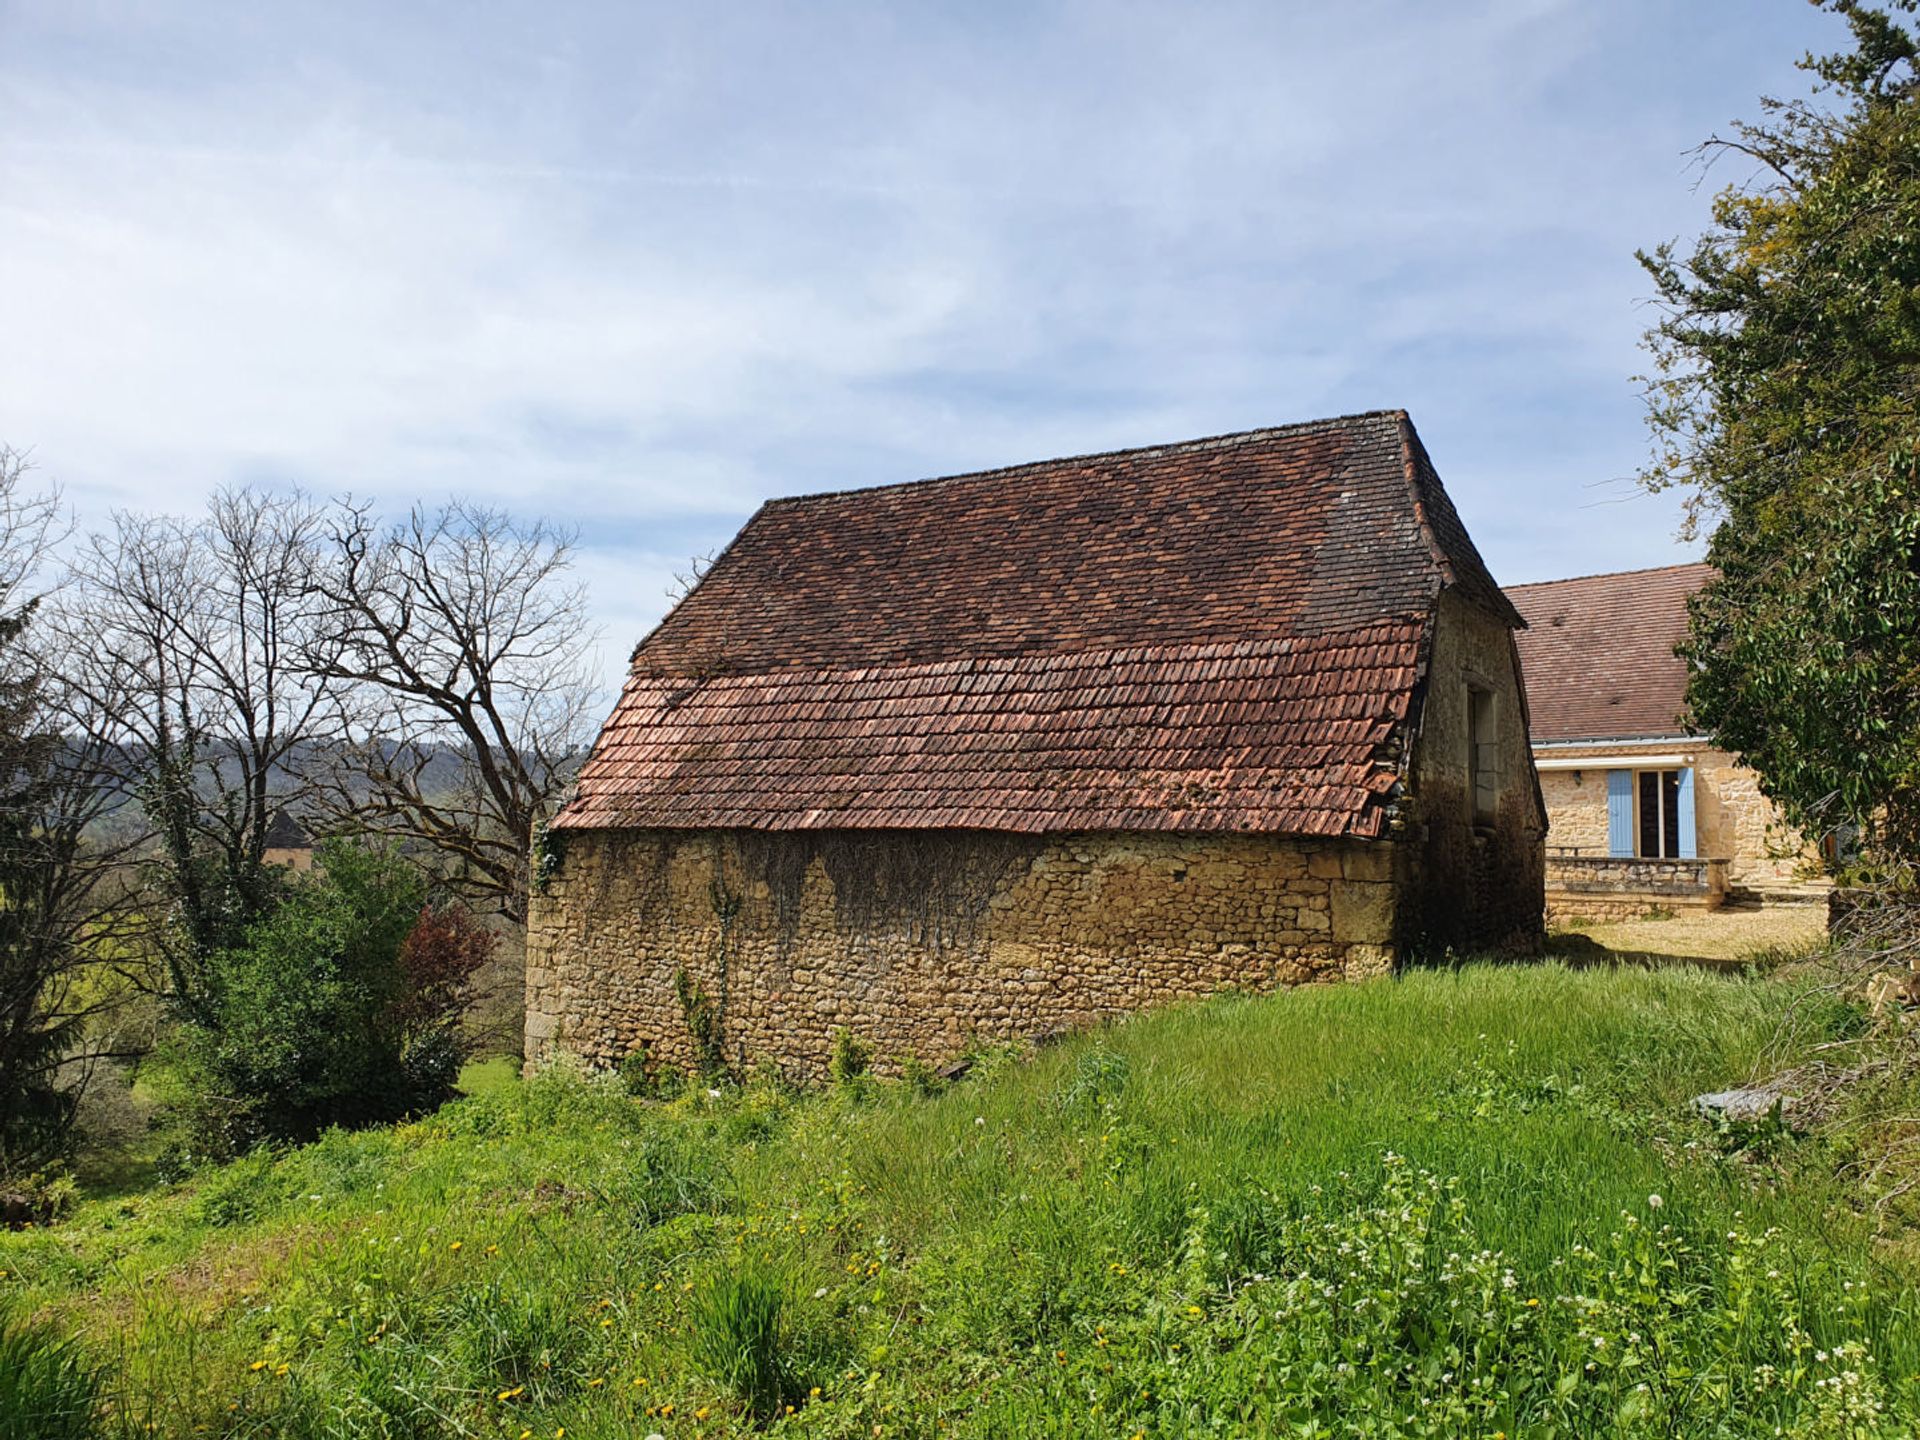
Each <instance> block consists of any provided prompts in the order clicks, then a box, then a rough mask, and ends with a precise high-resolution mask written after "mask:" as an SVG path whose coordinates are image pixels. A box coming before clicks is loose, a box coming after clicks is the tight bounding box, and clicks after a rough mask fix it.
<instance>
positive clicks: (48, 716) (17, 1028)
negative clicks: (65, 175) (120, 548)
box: [0, 447, 128, 1175]
mask: <svg viewBox="0 0 1920 1440" xmlns="http://www.w3.org/2000/svg"><path fill="white" fill-rule="evenodd" d="M26 469H27V467H26V463H25V458H24V457H23V456H22V455H21V454H20V453H19V452H17V451H13V450H9V449H6V448H5V447H0V895H4V896H5V904H4V905H0V1175H4V1174H6V1173H8V1172H10V1171H15V1172H17V1171H19V1170H22V1169H31V1168H32V1167H33V1166H34V1165H35V1164H37V1163H39V1162H41V1161H43V1160H45V1159H47V1158H49V1157H50V1156H51V1155H53V1154H54V1153H56V1152H57V1151H58V1150H59V1148H60V1147H61V1145H62V1143H63V1142H64V1140H65V1136H66V1131H67V1128H68V1125H69V1124H70V1122H71V1120H72V1117H73V1113H74V1109H75V1107H76V1106H77V1104H78V1103H79V1099H80V1093H81V1091H82V1090H83V1089H84V1088H85V1082H86V1080H87V1078H88V1077H89V1076H90V1075H91V1073H92V1068H93V1066H94V1064H95V1063H96V1062H98V1061H99V1060H100V1059H102V1058H106V1057H107V1056H109V1055H110V1054H111V1053H112V1052H113V1051H114V1049H115V1048H116V1047H115V1045H114V1042H113V1040H112V1036H111V1032H110V1030H109V1029H107V1028H106V1027H103V1026H102V1025H101V1023H100V1022H101V1020H102V1018H103V1016H104V1015H105V1014H106V1012H107V1011H108V1010H110V1009H111V1008H113V1007H114V1006H115V1005H116V1004H117V1003H118V1000H119V994H118V992H116V990H115V989H114V987H112V986H110V985H105V984H101V983H97V982H96V983H83V978H84V977H86V976H87V974H88V972H89V970H91V969H94V968H97V967H101V966H104V965H106V964H108V963H110V961H111V960H112V958H113V957H115V956H116V955H117V954H118V953H119V951H118V947H117V946H116V945H115V943H114V942H115V939H116V933H117V932H116V925H115V922H116V921H117V920H118V919H120V918H121V917H122V916H123V915H124V913H125V907H124V906H123V904H122V903H121V902H122V901H123V900H124V898H125V895H126V893H127V892H126V887H125V885H124V884H123V883H121V875H122V871H123V867H124V863H125V861H126V859H127V856H128V850H127V847H126V843H125V841H124V838H116V836H115V834H114V833H113V832H112V830H111V827H109V826H106V825H104V824H103V820H104V819H105V817H107V816H108V815H109V813H110V811H111V810H112V808H113V806H114V796H113V792H112V789H111V787H110V786H105V785H102V784H101V783H100V778H101V767H100V764H99V759H100V756H99V752H98V749H97V748H96V747H95V746H94V745H93V744H91V743H90V742H89V740H88V738H87V737H85V736H75V735H72V734H69V733H66V727H65V725H64V724H63V720H64V717H65V715H66V713H67V711H66V708H65V705H64V700H65V698H66V697H65V696H64V692H63V690H62V688H61V678H60V674H59V671H58V668H57V667H56V666H55V665H53V664H52V663H51V662H52V661H54V660H56V659H57V652H56V651H55V650H53V649H52V647H49V646H48V645H47V643H46V640H45V636H44V634H43V633H42V628H43V627H41V626H40V625H39V624H38V617H39V613H40V611H41V609H42V602H43V598H44V597H42V596H41V595H38V594H34V593H31V592H32V590H33V585H34V582H35V580H36V579H37V574H38V571H39V570H40V568H41V566H42V564H43V562H44V560H45V558H46V555H47V552H48V550H49V549H50V548H51V546H52V545H53V544H54V543H55V542H56V541H57V540H58V539H60V538H62V536H63V533H64V532H63V526H62V521H61V512H60V506H59V498H58V496H57V494H55V493H54V492H52V491H48V492H45V493H42V494H38V495H33V494H28V493H26V492H25V491H24V489H23V488H22V482H23V480H24V477H25V474H26Z"/></svg>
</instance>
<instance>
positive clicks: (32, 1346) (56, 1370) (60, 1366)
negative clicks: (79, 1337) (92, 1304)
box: [0, 1310, 100, 1440]
mask: <svg viewBox="0 0 1920 1440" xmlns="http://www.w3.org/2000/svg"><path fill="white" fill-rule="evenodd" d="M99 1396H100V1376H99V1372H98V1371H97V1370H96V1369H95V1368H94V1367H93V1366H92V1365H90V1364H88V1363H87V1360H86V1357H85V1356H84V1355H83V1354H81V1352H80V1350H79V1348H78V1346H77V1345H76V1344H75V1342H74V1341H73V1340H71V1339H66V1338H62V1337H61V1336H59V1335H57V1334H56V1333H55V1332H54V1331H53V1330H52V1329H50V1328H49V1327H47V1326H45V1325H35V1324H32V1323H29V1322H28V1321H26V1320H23V1319H21V1318H19V1317H17V1316H15V1315H13V1314H10V1313H9V1312H7V1311H5V1310H0V1440H84V1437H87V1436H91V1435H93V1434H95V1433H96V1431H97V1428H98V1427H97V1423H96V1407H97V1406H98V1403H99Z"/></svg>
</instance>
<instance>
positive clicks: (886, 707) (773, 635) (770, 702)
mask: <svg viewBox="0 0 1920 1440" xmlns="http://www.w3.org/2000/svg"><path fill="white" fill-rule="evenodd" d="M1447 586H1452V587H1454V588H1456V589H1458V590H1460V591H1461V592H1463V593H1465V594H1466V595H1468V596H1469V597H1470V598H1472V599H1474V600H1476V601H1478V602H1479V603H1480V604H1482V605H1484V606H1486V607H1487V608H1489V609H1490V610H1492V611H1493V612H1494V613H1496V614H1498V615H1500V616H1501V617H1502V618H1503V619H1506V620H1508V622H1509V623H1513V624H1518V623H1519V617H1518V615H1517V614H1515V613H1514V612H1513V611H1512V609H1511V607H1510V606H1509V605H1508V604H1507V602H1506V600H1505V598H1504V597H1503V596H1502V595H1501V593H1500V591H1499V588H1498V587H1497V586H1496V585H1495V584H1494V582H1493V580H1492V578H1491V577H1490V576H1489V575H1488V574H1487V571H1486V567H1485V565H1483V564H1482V563H1481V560H1480V557H1479V555H1478V554H1477V553H1476V552H1475V551H1474V548H1473V545H1472V542H1471V541H1470V540H1469V539H1468V538H1467V535H1466V531H1465V528H1464V527H1463V526H1462V525H1461V524H1460V521H1459V517H1458V515H1457V514H1456V513H1455V511H1454V509H1453V505H1452V502H1451V501H1449V500H1448V498H1447V495H1446V492H1445V490H1444V489H1443V488H1442V487H1441V485H1440V482H1439V478H1438V476H1437V475H1435V474H1434V472H1433V467H1432V465H1431V463H1430V462H1429V461H1428V459H1427V457H1426V453H1425V451H1424V449H1423V448H1422V447H1421V445H1420V442H1419V439H1418V437H1417V436H1416V435H1415V434H1414V431H1413V427H1412V425H1411V423H1410V422H1409V421H1408V420H1407V417H1406V416H1405V414H1404V413H1402V412H1399V411H1386V412H1378V413H1374V414H1369V415H1359V416H1351V417H1347V418H1343V419H1338V420H1328V421H1317V422H1313V423H1310V424H1304V425H1294V426H1287V427H1284V428H1280V429H1273V430H1260V431H1253V432H1249V433H1247V434H1242V435H1229V436H1222V437H1218V438H1215V439H1209V440H1198V441H1192V442H1189V443H1187V444H1181V445H1168V446H1159V447H1155V448H1152V449H1146V450H1130V451H1122V452H1118V453H1114V454H1107V455H1090V456H1081V457H1078V458H1074V459H1067V460H1053V461H1047V462H1044V463H1041V464H1037V465H1024V466H1019V467H1015V468H1011V469H1006V470H995V471H988V472H984V473H981V474H975V475H960V476H953V477H950V478H946V479H940V480H927V481H918V482H913V483H910V484H905V485H893V486H885V487H881V488H877V489H870V490H856V491H845V492H839V493H834V494H826V495H814V496H807V497H803V498H799V499H793V500H776V501H773V502H770V503H769V504H767V505H765V506H763V507H762V508H761V509H760V511H759V512H758V513H757V514H756V515H755V516H754V517H753V519H752V520H751V521H749V522H748V524H747V526H746V528H745V529H743V530H742V531H741V532H740V534H739V535H738V536H737V537H736V538H735V540H734V541H733V543H732V544H731V545H730V546H729V547H728V548H727V549H726V551H725V552H723V554H722V555H721V557H720V558H719V559H718V560H717V561H716V562H715V563H714V565H713V567H712V569H711V570H710V571H709V572H708V573H707V575H706V576H705V577H704V578H703V579H702V580H701V581H700V583H699V584H698V585H697V586H696V587H695V588H694V590H693V591H692V593H691V594H689V595H688V596H687V597H686V598H685V599H684V600H683V601H681V603H680V604H679V605H678V606H676V607H675V609H674V611H673V613H672V614H670V615H669V616H668V617H667V619H666V620H665V621H663V622H662V623H661V625H660V626H659V628H658V629H656V630H655V631H654V633H653V634H652V635H650V636H649V637H648V638H647V639H646V640H645V641H644V642H643V643H642V644H641V645H640V647H639V648H638V649H637V650H636V651H635V652H634V656H633V664H632V668H631V670H630V673H629V676H628V679H627V684H626V687H625V689H624V691H623V693H622V695H621V698H620V701H619V704H618V705H617V707H616V708H615V711H614V713H613V716H612V718H611V719H610V720H609V721H608V722H607V725H606V727H605V729H604V730H603V731H602V733H601V736H600V739H599V741H598V742H597V743H596V745H595V746H594V749H593V752H592V754H591V755H590V756H589V758H588V760H587V762H586V764H585V765H584V766H583V767H582V770H581V774H580V782H579V785H578V787H577V792H576V795H575V797H574V798H573V799H572V800H571V801H570V802H569V803H568V804H567V805H566V806H565V807H564V808H563V810H562V811H561V813H560V815H559V816H558V817H557V818H556V820H555V822H554V823H555V824H556V826H559V827H561V828H618V827H636V828H638V827H684V828H708V827H746V828H757V829H775V830H780V829H815V828H842V827H844V828H981V829H998V830H1013V831H1026V832H1040V831H1059V830H1104V829H1114V830H1252V831H1267V832H1276V833H1291V834H1309V835H1354V836H1372V835H1376V834H1378V833H1379V832H1380V829H1381V827H1382V825H1383V823H1384V812H1385V806H1386V804H1387V801H1388V797H1389V794H1390V792H1391V791H1392V789H1393V787H1394V784H1395V781H1396V780H1397V778H1398V776H1399V765H1400V757H1401V754H1402V752H1403V749H1404V746H1403V743H1402V742H1403V739H1404V736H1403V733H1402V727H1403V725H1404V723H1405V722H1406V720H1407V719H1408V717H1409V715H1410V713H1411V708H1412V704H1413V697H1414V695H1415V693H1416V687H1417V685H1418V682H1419V678H1420V672H1421V667H1422V664H1423V661H1424V645H1425V640H1426V634H1427V625H1428V623H1429V618H1430V614H1431V610H1432V605H1433V601H1434V597H1435V596H1436V594H1437V593H1438V592H1439V591H1440V590H1441V589H1442V588H1443V587H1447Z"/></svg>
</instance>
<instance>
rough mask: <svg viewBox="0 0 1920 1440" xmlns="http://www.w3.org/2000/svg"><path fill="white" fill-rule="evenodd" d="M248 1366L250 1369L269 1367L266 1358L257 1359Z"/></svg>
mask: <svg viewBox="0 0 1920 1440" xmlns="http://www.w3.org/2000/svg"><path fill="white" fill-rule="evenodd" d="M247 1368H248V1369H249V1370H264V1369H266V1368H267V1362H266V1361H264V1360H256V1361H254V1362H253V1363H252V1364H251V1365H249V1366H247Z"/></svg>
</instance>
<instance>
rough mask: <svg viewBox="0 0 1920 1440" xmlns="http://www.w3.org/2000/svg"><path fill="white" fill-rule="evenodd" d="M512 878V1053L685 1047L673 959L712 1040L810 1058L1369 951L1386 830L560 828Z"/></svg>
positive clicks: (915, 1047) (1348, 971)
mask: <svg viewBox="0 0 1920 1440" xmlns="http://www.w3.org/2000/svg"><path fill="white" fill-rule="evenodd" d="M561 843H562V846H563V849H562V851H561V853H560V859H559V864H558V867H557V870H556V871H555V873H554V874H553V875H552V877H551V879H550V880H549V881H548V883H547V885H546V888H545V889H544V891H543V892H542V893H540V894H537V895H536V896H535V898H534V904H533V913H532V916H531V919H530V924H529V933H528V944H527V951H528V953H527V1055H528V1059H529V1061H530V1062H531V1061H535V1060H537V1059H539V1058H540V1057H542V1056H543V1055H546V1054H549V1053H551V1052H553V1051H555V1050H564V1051H569V1052H572V1053H574V1054H577V1055H579V1056H581V1057H583V1058H585V1059H586V1060H588V1061H589V1062H592V1063H596V1064H611V1063H615V1062H617V1061H619V1060H621V1059H623V1058H624V1057H626V1056H628V1055H629V1054H632V1053H633V1052H634V1051H636V1050H637V1049H639V1048H640V1047H642V1046H645V1047H646V1049H647V1051H648V1053H649V1054H650V1056H652V1057H653V1059H654V1060H655V1061H656V1062H659V1063H664V1064H668V1065H676V1066H686V1065H689V1064H691V1063H692V1062H693V1060H694V1058H695V1057H694V1053H693V1046H692V1042H691V1040H690V1036H689V1030H688V1025H687V1022H686V1018H685V1015H684V1013H683V1010H682V1007H681V1004H680V1002H679V1000H678V999H677V998H676V995H675V977H676V975H677V973H678V972H679V971H680V970H682V969H683V968H684V969H685V970H686V971H687V972H688V975H689V977H690V978H691V979H693V980H694V981H696V982H697V983H698V985H699V986H700V988H701V989H702V990H703V991H704V992H705V994H706V995H707V997H708V998H709V999H710V1000H711V1001H712V1003H713V1006H714V1008H715V1010H716V1012H717V1014H718V1018H719V1024H720V1033H721V1040H722V1045H723V1049H724V1054H725V1056H726V1058H727V1060H728V1061H729V1062H730V1063H731V1064H733V1065H735V1066H745V1065H749V1064H752V1063H755V1062H757V1061H760V1060H772V1061H774V1062H776V1063H778V1064H780V1065H781V1066H782V1067H783V1068H784V1069H786V1070H788V1071H789V1072H790V1073H792V1074H794V1075H796V1076H817V1075H818V1074H820V1073H821V1072H823V1071H824V1069H825V1066H826V1061H827V1057H828V1055H829V1053H830V1050H831V1046H832V1039H833V1033H834V1031H835V1030H836V1029H837V1028H839V1027H842V1026H844V1027H846V1028H847V1029H849V1030H851V1031H852V1032H853V1033H854V1034H855V1035H857V1036H858V1037H860V1038H861V1039H863V1040H866V1041H869V1042H871V1043H872V1044H874V1045H875V1046H876V1047H877V1049H878V1051H879V1053H880V1055H881V1056H882V1057H883V1058H891V1059H895V1060H897V1059H900V1058H904V1057H905V1056H907V1055H913V1056H917V1057H919V1058H920V1059H923V1060H927V1061H934V1062H937V1061H939V1060H942V1059H946V1058H949V1057H951V1056H954V1055H956V1054H958V1053H960V1052H961V1051H963V1050H964V1049H965V1048H966V1046H967V1045H968V1044H969V1042H970V1041H971V1040H972V1039H973V1038H974V1037H976V1036H977V1037H982V1038H992V1039H1013V1038H1023V1037H1034V1036H1040V1035H1045V1034H1048V1033H1052V1032H1056V1031H1059V1030H1063V1029H1068V1028H1073V1027H1079V1026H1084V1025H1089V1024H1092V1023H1095V1022H1097V1021H1099V1020H1100V1019H1101V1018H1102V1017H1105V1016H1112V1015H1118V1014H1123V1013H1127V1012H1130V1011H1135V1010H1139V1009H1142V1008H1144V1007H1147V1006H1151V1005H1155V1004H1161V1003H1165V1002H1168V1001H1173V1000H1180V999H1185V998H1189V997H1197V996H1203V995H1207V994H1210V993H1212V992H1215V991H1218V990H1223V989H1228V988H1244V989H1248V990H1267V989H1272V988H1275V987H1279V986H1285V985H1295V984H1300V983H1302V982H1306V981H1313V980H1331V979H1339V978H1345V977H1357V976H1362V975H1374V974H1381V973H1385V972H1386V971H1388V970H1390V969H1391V968H1392V963H1393V956H1392V950H1391V948H1390V944H1391V937H1392V935H1393V932H1394V923H1395V914H1394V895H1395V889H1394V886H1393V884H1392V882H1391V879H1390V876H1391V874H1392V870H1393V856H1392V847H1391V846H1390V845H1388V844H1384V843H1381V844H1372V845H1365V844H1359V843H1347V842H1325V841H1323V842H1312V841H1296V840H1289V839H1278V838H1269V837H1253V836H1181V835H1145V834H1097V835H1068V836H1050V837H1044V838H1043V837H1021V836H1011V835H999V834H983V833H977V832H932V833H918V832H865V833H856V832H815V833H788V834H774V835H768V834H754V833H747V832H718V831H710V832H661V831H582V832H572V833H569V834H566V835H565V836H564V839H563V840H562V842H561Z"/></svg>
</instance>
